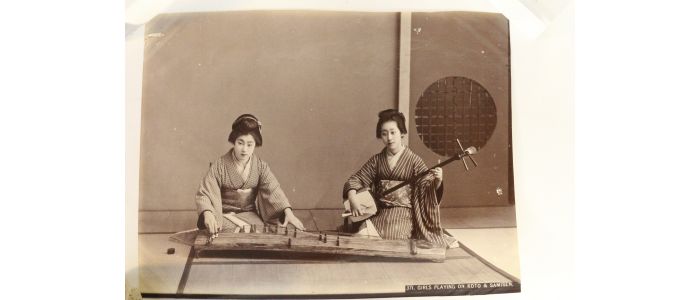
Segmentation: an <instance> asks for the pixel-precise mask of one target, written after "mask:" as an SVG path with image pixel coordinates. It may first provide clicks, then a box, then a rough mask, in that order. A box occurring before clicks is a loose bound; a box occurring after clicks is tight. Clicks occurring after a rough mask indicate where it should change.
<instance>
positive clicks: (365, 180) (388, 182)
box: [343, 147, 453, 246]
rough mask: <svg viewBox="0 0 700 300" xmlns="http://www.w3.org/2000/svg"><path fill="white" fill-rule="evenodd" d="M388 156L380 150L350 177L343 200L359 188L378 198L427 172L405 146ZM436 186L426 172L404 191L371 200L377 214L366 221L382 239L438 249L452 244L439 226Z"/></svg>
mask: <svg viewBox="0 0 700 300" xmlns="http://www.w3.org/2000/svg"><path fill="white" fill-rule="evenodd" d="M388 154H389V152H388V150H387V149H386V148H384V150H382V152H380V153H378V154H375V155H374V156H372V157H371V158H370V159H369V161H367V163H365V164H364V165H363V166H362V168H361V169H360V170H359V171H357V173H355V174H354V175H352V176H351V177H350V179H348V181H347V182H345V185H344V186H343V199H347V198H348V191H350V190H360V189H363V188H368V189H370V190H372V191H373V192H374V194H375V195H379V194H380V193H381V192H382V191H383V190H386V189H388V188H389V187H391V186H394V185H395V184H397V183H398V182H401V181H406V180H409V179H410V178H411V177H413V176H414V175H417V174H418V173H421V172H423V171H426V170H427V169H428V168H427V167H426V165H425V163H424V162H423V160H422V159H421V158H420V157H419V156H418V155H416V154H415V153H413V151H411V150H410V149H408V147H405V148H404V149H403V150H402V152H401V153H397V154H396V156H398V157H395V158H394V159H393V160H392V161H390V160H389V158H388ZM391 165H393V167H391ZM437 185H438V183H437V180H436V179H435V177H434V176H433V175H432V174H430V173H429V174H428V175H426V176H423V177H422V178H421V179H419V180H418V181H416V182H415V183H413V184H411V185H407V186H406V187H408V188H407V189H405V188H402V189H399V190H397V191H395V192H392V193H391V194H389V195H387V197H383V198H381V199H376V198H375V202H376V204H377V213H376V214H375V215H374V216H372V217H371V218H369V220H370V221H371V222H372V224H373V225H374V226H375V228H376V229H377V232H378V233H379V236H380V237H381V238H384V239H420V240H427V241H429V242H430V243H432V244H437V245H442V246H447V245H449V244H450V243H452V242H453V241H452V240H453V239H451V237H448V236H446V235H444V234H443V232H442V226H441V225H440V206H439V204H440V200H441V198H442V184H440V186H439V187H438V186H437ZM395 194H399V196H396V195H395ZM400 194H403V196H401V195H400ZM392 195H393V196H392Z"/></svg>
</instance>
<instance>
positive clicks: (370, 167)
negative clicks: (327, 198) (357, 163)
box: [343, 155, 377, 199]
mask: <svg viewBox="0 0 700 300" xmlns="http://www.w3.org/2000/svg"><path fill="white" fill-rule="evenodd" d="M376 170H377V156H376V155H375V156H372V158H370V159H369V161H367V162H366V163H365V164H364V165H363V166H362V168H360V170H359V171H357V173H355V174H353V175H352V176H350V178H349V179H348V180H347V181H346V182H345V185H343V199H347V198H348V192H349V191H350V190H360V189H362V188H370V187H371V186H372V183H373V182H374V181H375V178H376V176H377V171H376Z"/></svg>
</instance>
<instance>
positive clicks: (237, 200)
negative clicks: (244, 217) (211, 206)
mask: <svg viewBox="0 0 700 300" xmlns="http://www.w3.org/2000/svg"><path fill="white" fill-rule="evenodd" d="M256 194H257V193H256V190H255V189H222V190H221V208H222V210H223V213H229V212H233V213H241V212H246V211H255V196H256Z"/></svg>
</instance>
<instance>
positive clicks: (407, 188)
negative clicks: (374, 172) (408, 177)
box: [379, 180, 413, 208]
mask: <svg viewBox="0 0 700 300" xmlns="http://www.w3.org/2000/svg"><path fill="white" fill-rule="evenodd" d="M402 182H403V181H396V180H380V181H379V184H380V187H379V192H380V194H381V192H383V191H386V190H388V189H390V188H392V187H394V186H396V185H399V184H400V183H402ZM412 193H413V190H412V188H411V185H410V184H407V185H404V186H403V187H401V188H399V189H398V190H395V191H393V192H391V193H390V194H388V195H386V196H384V197H381V198H380V199H379V203H380V205H382V206H385V207H388V206H402V207H408V208H410V207H412V205H411V195H412Z"/></svg>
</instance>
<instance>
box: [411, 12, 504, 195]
mask: <svg viewBox="0 0 700 300" xmlns="http://www.w3.org/2000/svg"><path fill="white" fill-rule="evenodd" d="M411 27H413V29H414V31H413V32H412V35H411V87H410V95H411V101H410V110H411V117H410V118H409V119H410V121H409V123H410V125H409V127H410V128H411V129H414V128H415V124H416V123H415V119H414V116H415V110H416V104H417V102H418V99H419V98H420V96H421V94H422V93H423V92H424V91H425V89H427V88H428V87H429V86H430V85H431V84H433V82H435V81H437V80H439V79H441V78H444V77H448V76H461V77H467V78H470V79H472V80H475V81H477V82H478V83H479V84H481V85H482V86H483V87H484V88H485V89H486V90H487V91H488V92H489V94H490V95H491V97H492V98H493V100H494V103H495V104H496V115H497V123H496V128H495V130H494V132H493V134H492V135H491V138H490V139H489V140H488V141H487V142H486V144H485V145H484V147H483V148H481V149H480V151H479V153H477V154H476V155H473V157H474V160H476V162H477V163H478V164H479V166H478V167H476V168H473V165H471V162H470V171H469V172H467V171H466V170H465V168H464V165H463V164H462V163H461V162H459V161H456V162H453V163H451V164H449V165H447V166H445V167H443V174H444V177H445V192H444V195H443V202H442V204H441V207H464V206H502V205H509V203H508V196H509V193H510V184H509V181H508V172H509V171H510V166H509V163H508V162H509V161H508V160H509V157H510V153H509V152H508V147H509V128H510V112H509V110H510V41H509V34H508V32H509V31H508V19H506V18H505V17H504V16H503V15H501V14H492V13H477V12H441V13H413V14H412V20H411ZM418 28H420V32H417V29H418ZM409 134H410V137H409V141H410V146H411V149H413V150H414V151H415V152H416V154H418V155H419V156H420V157H422V158H423V160H424V161H425V163H426V164H427V165H428V167H430V166H432V165H435V164H437V161H438V159H441V160H443V161H444V160H446V159H447V158H448V157H445V156H441V155H439V154H437V153H435V152H433V151H432V150H430V149H429V148H428V147H427V146H426V145H425V144H424V143H423V141H421V139H420V137H419V136H418V134H417V132H416V130H409ZM462 143H463V146H464V148H467V147H469V146H471V145H466V144H464V143H465V141H462ZM467 161H468V160H467ZM497 188H501V189H502V191H503V194H502V195H498V194H497V193H496V189H497Z"/></svg>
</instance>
